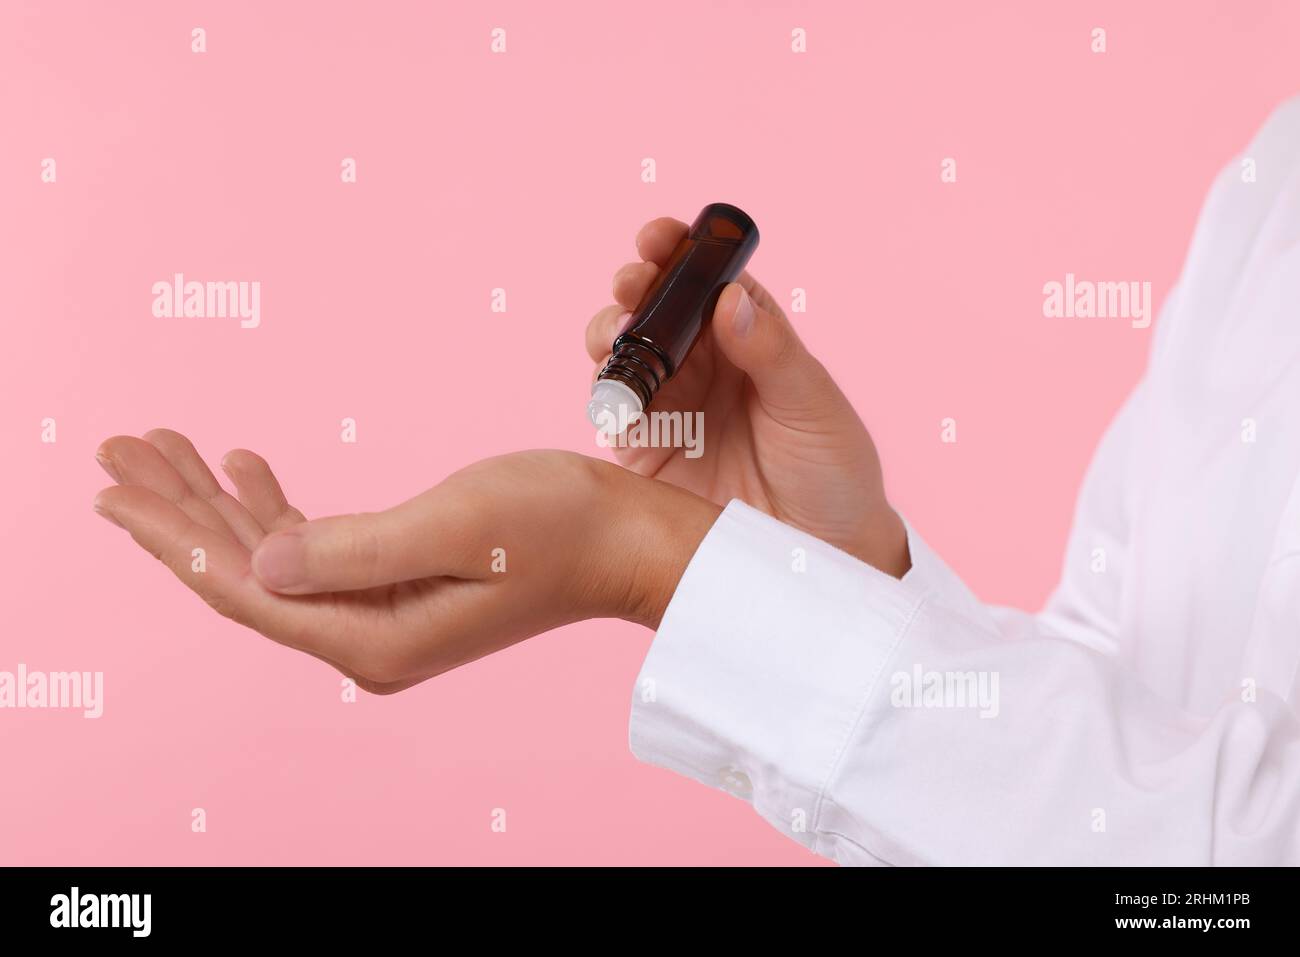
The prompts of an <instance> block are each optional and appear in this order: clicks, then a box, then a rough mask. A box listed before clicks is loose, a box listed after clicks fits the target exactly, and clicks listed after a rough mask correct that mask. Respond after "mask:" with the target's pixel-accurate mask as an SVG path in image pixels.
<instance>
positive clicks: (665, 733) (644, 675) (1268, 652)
mask: <svg viewBox="0 0 1300 957" xmlns="http://www.w3.org/2000/svg"><path fill="white" fill-rule="evenodd" d="M1243 155H1244V156H1249V157H1250V158H1252V159H1254V161H1255V164H1256V171H1257V181H1256V182H1243V177H1242V172H1241V171H1242V164H1241V160H1240V158H1238V159H1237V160H1234V162H1232V163H1230V164H1229V165H1228V166H1227V167H1226V168H1225V170H1224V171H1223V173H1222V174H1221V175H1220V176H1219V178H1218V179H1217V181H1216V183H1215V185H1214V187H1213V189H1212V190H1211V193H1210V196H1209V198H1208V200H1207V202H1206V204H1205V207H1204V209H1203V210H1202V213H1201V217H1200V221H1199V223H1198V225H1197V229H1196V233H1195V236H1194V238H1193V242H1192V247H1191V250H1190V252H1189V254H1188V259H1187V263H1186V265H1185V267H1184V270H1183V274H1182V276H1181V277H1180V279H1179V281H1178V283H1177V285H1176V286H1175V288H1174V290H1173V292H1172V293H1171V294H1170V296H1169V298H1168V301H1167V302H1166V303H1165V306H1164V309H1163V312H1162V314H1161V316H1160V319H1159V322H1158V325H1157V327H1156V330H1155V340H1154V343H1153V347H1152V354H1151V360H1150V364H1149V367H1148V369H1147V372H1146V375H1145V377H1144V379H1143V380H1142V382H1141V383H1140V384H1139V386H1138V387H1137V389H1136V390H1135V392H1134V393H1133V394H1132V396H1131V397H1130V398H1129V400H1128V402H1127V403H1126V405H1125V407H1124V408H1123V410H1122V411H1121V412H1120V414H1119V415H1118V417H1117V418H1116V420H1115V422H1114V423H1113V424H1112V425H1111V427H1110V429H1109V431H1108V432H1107V434H1106V436H1105V438H1104V439H1103V440H1102V443H1101V446H1100V447H1099V449H1098V451H1097V454H1096V458H1095V459H1094V461H1093V463H1092V466H1091V467H1090V469H1089V472H1088V476H1087V479H1086V481H1085V483H1084V487H1083V491H1082V493H1081V496H1080V500H1079V503H1078V506H1077V509H1076V514H1075V521H1074V527H1073V531H1072V532H1071V536H1070V543H1069V546H1068V550H1067V553H1066V556H1065V563H1064V571H1063V573H1062V577H1061V581H1060V584H1059V585H1058V586H1057V588H1056V590H1055V592H1054V594H1053V596H1052V597H1051V599H1050V600H1049V602H1048V604H1047V607H1046V608H1045V609H1044V610H1043V611H1042V612H1041V613H1039V614H1036V615H1034V614H1028V613H1026V612H1022V611H1017V610H1012V609H1006V608H996V607H989V606H986V605H984V604H982V603H981V602H980V601H979V600H978V599H977V598H976V597H975V596H974V595H973V594H972V593H971V592H970V591H969V590H968V589H967V588H966V587H965V585H963V583H962V582H961V580H960V579H959V578H958V577H957V575H956V574H954V572H953V571H952V570H951V569H949V568H948V567H947V566H946V565H945V564H944V563H943V561H942V560H941V559H940V558H939V557H938V556H937V555H935V554H934V553H933V552H932V551H931V550H930V549H929V548H928V547H927V546H926V544H925V542H924V541H923V540H922V539H921V538H920V536H919V535H917V533H916V531H915V529H913V528H911V527H910V525H909V529H908V532H909V537H908V542H909V547H910V549H911V555H912V569H911V571H909V572H908V573H907V575H905V576H904V577H903V579H902V580H901V581H900V580H897V579H894V578H891V577H889V576H887V575H885V574H882V573H880V572H878V571H876V570H875V569H873V568H871V567H869V566H867V565H865V564H863V563H861V562H859V561H858V560H856V559H854V558H852V557H850V556H849V555H847V554H845V553H844V552H841V551H838V550H837V549H835V548H833V547H832V546H830V545H827V544H825V543H824V542H821V541H819V540H817V539H815V538H813V537H811V536H809V535H806V534H804V533H802V532H800V531H797V530H795V529H793V528H791V527H789V526H786V525H783V524H782V523H780V522H778V521H776V520H775V519H772V518H770V517H768V516H766V515H764V514H762V513H760V512H758V511H756V510H754V509H752V508H750V507H749V506H747V505H745V504H743V503H741V502H739V501H733V502H732V503H731V504H730V505H729V506H728V507H727V508H726V509H725V511H723V513H722V515H721V516H720V517H719V519H718V521H717V523H716V524H715V525H714V527H713V528H712V529H711V530H710V532H709V533H708V535H707V536H706V537H705V539H704V541H703V543H702V544H701V545H700V547H699V550H698V551H697V553H696V554H695V556H694V558H693V559H692V561H691V563H690V565H689V567H688V568H687V571H686V573H685V575H684V577H683V579H682V581H681V583H680V585H679V586H678V589H677V592H676V594H675V595H674V597H673V599H672V602H671V603H670V605H669V607H668V609H667V612H666V614H665V615H664V619H663V623H662V626H661V627H660V629H659V632H658V634H657V635H656V637H655V640H654V642H653V644H652V646H651V648H650V651H649V654H648V656H647V658H646V660H645V664H644V666H643V668H642V672H641V675H640V676H639V678H638V681H637V686H636V689H635V691H634V695H633V706H632V719H631V744H632V749H633V751H634V752H635V754H636V755H637V756H638V757H639V758H641V759H642V760H645V761H650V762H652V763H655V764H659V765H662V766H664V767H667V768H672V769H674V770H676V771H679V772H681V773H683V774H687V775H690V776H691V777H693V778H696V779H698V780H700V781H703V782H706V783H708V784H712V785H715V786H720V787H724V788H726V789H727V790H729V791H731V792H732V793H734V794H736V795H737V796H739V797H742V798H744V799H745V800H749V801H751V802H752V803H753V805H754V808H755V810H756V811H758V813H759V814H761V815H762V816H763V817H764V818H766V819H767V820H768V821H769V822H771V823H772V824H773V825H774V826H775V827H777V828H779V829H780V830H781V831H783V832H785V833H786V834H788V835H789V836H790V837H792V838H794V839H795V840H798V841H799V842H801V843H803V844H805V845H807V846H808V847H809V848H811V849H812V850H813V851H815V852H817V853H818V854H823V855H826V856H828V857H832V858H834V859H835V860H837V861H839V862H841V863H853V864H858V863H863V864H866V863H871V864H876V863H885V864H900V865H901V864H1008V863H1024V864H1066V863H1072V864H1102V863H1106V864H1175V865H1191V864H1211V863H1213V864H1282V863H1289V864H1300V722H1298V720H1297V700H1298V699H1300V674H1298V669H1297V665H1298V663H1300V100H1293V101H1291V102H1289V103H1287V104H1286V105H1284V106H1283V107H1281V108H1280V109H1279V110H1278V111H1277V112H1275V113H1274V114H1273V116H1272V117H1271V118H1270V119H1269V121H1268V122H1267V123H1266V124H1265V126H1264V128H1263V129H1262V130H1261V131H1260V133H1259V134H1257V136H1256V139H1255V141H1254V142H1253V143H1252V144H1251V146H1250V147H1249V148H1248V150H1247V151H1246V153H1245V154H1243ZM798 550H802V552H800V551H798ZM801 555H802V556H803V559H802V563H801V558H800V556H801ZM801 564H802V567H801Z"/></svg>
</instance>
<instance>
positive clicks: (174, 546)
mask: <svg viewBox="0 0 1300 957" xmlns="http://www.w3.org/2000/svg"><path fill="white" fill-rule="evenodd" d="M95 511H97V512H99V513H100V514H101V515H103V516H104V517H105V518H107V519H109V520H110V521H112V522H114V523H115V524H117V525H120V526H121V527H122V528H124V529H126V530H127V532H129V533H130V535H131V537H132V538H133V539H134V540H135V541H136V543H137V544H138V545H140V547H141V548H143V549H144V550H145V551H147V552H149V553H150V554H151V555H153V556H154V557H155V558H157V559H159V560H160V561H161V562H162V563H163V564H165V565H166V566H167V567H168V568H169V569H171V571H172V573H173V574H174V575H175V576H176V577H177V578H179V579H180V580H181V581H182V582H184V583H185V585H186V586H188V587H189V588H190V589H191V590H193V591H194V592H195V593H197V594H198V595H199V596H200V597H201V598H202V599H203V600H204V601H206V602H207V603H208V604H209V605H211V606H212V607H213V608H214V609H216V610H217V612H219V613H220V614H222V615H224V616H225V617H227V618H230V619H232V620H233V621H236V622H239V623H240V624H241V625H246V626H247V627H249V628H253V629H255V630H256V631H259V632H261V633H262V634H264V635H266V636H267V637H268V638H271V639H272V640H274V641H278V642H280V643H281V644H285V645H289V646H290V647H293V648H297V649H299V650H302V651H306V652H308V653H310V654H314V655H317V656H318V657H323V658H325V659H327V660H329V661H331V662H334V661H347V660H349V651H353V652H354V651H355V648H354V647H352V646H354V645H355V642H356V640H357V639H356V638H355V637H353V636H354V633H355V629H354V628H351V627H348V625H349V619H348V618H347V616H346V615H342V614H338V613H335V614H328V613H327V608H326V606H325V605H324V604H323V603H322V602H321V601H315V600H303V599H286V598H283V597H281V596H278V595H275V594H273V593H271V592H269V591H267V590H266V589H265V588H263V587H262V586H261V585H260V584H259V583H258V581H257V579H256V578H255V577H254V576H253V575H251V574H250V573H249V553H248V551H247V550H246V549H244V548H243V547H241V546H240V545H238V544H236V543H235V542H233V541H230V540H229V539H227V538H225V537H223V536H221V535H219V534H217V533H216V532H214V531H213V530H212V529H210V528H207V527H206V526H204V525H201V524H200V523H198V522H196V521H194V519H192V518H191V517H190V516H189V515H187V514H186V513H185V512H184V511H182V510H181V509H180V508H179V507H178V506H177V505H175V504H173V503H172V502H170V501H168V500H167V499H166V498H164V497H163V496H161V495H159V494H158V493H157V492H155V491H153V490H152V489H148V488H144V487H142V486H138V485H121V486H117V487H115V488H107V489H104V490H103V491H102V492H100V493H99V495H98V496H96V498H95ZM196 549H202V552H201V553H196ZM200 558H201V559H202V560H201V561H200V560H199V559H200ZM352 657H355V654H353V655H352Z"/></svg>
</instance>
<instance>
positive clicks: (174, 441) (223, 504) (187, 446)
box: [144, 429, 266, 549]
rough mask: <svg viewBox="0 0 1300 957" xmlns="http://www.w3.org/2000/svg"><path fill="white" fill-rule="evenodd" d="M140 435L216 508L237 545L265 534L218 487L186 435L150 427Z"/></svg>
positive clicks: (254, 542) (248, 543)
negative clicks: (233, 534)
mask: <svg viewBox="0 0 1300 957" xmlns="http://www.w3.org/2000/svg"><path fill="white" fill-rule="evenodd" d="M144 439H145V441H146V442H148V443H149V444H150V445H152V446H153V447H154V448H156V449H157V450H158V451H159V452H161V453H162V457H163V458H165V459H166V460H167V461H168V462H169V463H171V466H172V468H174V469H175V470H176V471H177V473H179V475H180V477H181V478H183V479H184V480H185V482H186V484H188V485H189V487H190V489H191V490H192V491H193V492H194V494H195V495H197V496H198V497H199V498H201V499H203V500H204V501H206V502H208V503H209V504H210V505H211V506H212V507H213V508H214V509H216V511H217V514H219V515H220V516H221V517H222V518H223V519H225V521H226V524H227V525H228V526H229V527H230V530H231V531H232V532H234V533H235V538H236V539H237V540H238V541H239V543H240V544H241V545H243V546H244V547H245V548H248V549H253V548H256V547H257V543H258V542H260V541H261V540H262V538H263V536H264V535H265V534H266V533H265V531H264V529H263V528H262V526H261V524H259V523H258V521H257V519H255V518H254V517H253V516H252V515H250V514H249V512H248V509H246V508H244V506H242V505H240V504H239V502H238V501H237V500H236V499H235V497H234V496H233V495H231V494H230V493H229V492H227V491H226V490H225V489H224V488H222V487H221V483H220V482H218V481H217V478H216V476H215V475H213V474H212V470H211V469H210V468H208V464H207V463H206V462H204V461H203V457H202V456H200V455H199V453H198V450H197V449H195V448H194V444H193V443H192V442H190V440H189V439H187V438H186V437H185V436H183V435H181V434H180V433H179V432H173V431H172V430H171V429H151V430H150V431H148V432H146V433H145V434H144Z"/></svg>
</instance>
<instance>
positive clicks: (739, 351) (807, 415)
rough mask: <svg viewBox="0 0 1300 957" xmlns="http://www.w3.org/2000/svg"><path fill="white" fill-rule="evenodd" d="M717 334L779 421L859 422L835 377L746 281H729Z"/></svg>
mask: <svg viewBox="0 0 1300 957" xmlns="http://www.w3.org/2000/svg"><path fill="white" fill-rule="evenodd" d="M713 335H714V338H715V339H716V340H717V343H718V346H719V347H720V348H721V349H722V352H723V354H724V355H726V357H727V358H728V359H729V360H730V361H731V363H732V365H734V366H736V368H738V369H740V370H741V371H742V372H744V373H745V374H746V375H747V376H749V378H750V380H751V381H752V382H753V383H754V388H755V389H756V390H757V392H758V397H759V400H760V401H761V402H762V403H763V407H764V408H765V409H766V410H767V411H768V413H769V414H770V415H772V417H773V418H776V419H778V420H780V421H782V422H786V423H789V424H795V423H799V424H809V423H824V424H826V425H828V426H829V425H833V424H834V421H835V420H838V419H840V418H841V417H842V416H844V415H845V414H849V415H853V416H854V418H856V414H855V413H853V411H852V408H851V407H850V406H849V404H848V400H847V399H845V398H844V394H843V393H842V392H840V390H839V387H838V386H837V385H835V382H834V380H832V379H831V377H830V373H828V372H827V371H826V368H825V367H824V366H823V365H822V364H821V363H820V362H818V361H817V359H816V358H814V357H813V355H812V354H811V353H810V352H809V351H808V350H807V349H806V348H804V344H803V343H802V342H801V341H800V340H799V336H798V335H797V334H796V333H795V331H794V327H793V326H791V325H790V321H789V320H788V319H786V317H785V316H784V315H782V314H781V313H780V312H771V311H769V310H767V309H764V308H762V307H761V306H759V305H758V304H757V303H756V302H755V301H754V299H753V297H752V296H750V295H749V293H747V292H746V291H745V288H744V287H743V286H742V285H740V283H737V282H733V283H729V284H728V285H727V287H726V288H725V289H724V290H723V291H722V295H720V296H719V297H718V304H717V306H715V307H714V310H713Z"/></svg>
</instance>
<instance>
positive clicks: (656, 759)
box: [629, 500, 943, 853]
mask: <svg viewBox="0 0 1300 957" xmlns="http://www.w3.org/2000/svg"><path fill="white" fill-rule="evenodd" d="M908 537H909V547H911V541H912V539H913V537H914V533H913V532H912V530H911V528H910V526H909V527H908ZM916 541H917V542H918V547H915V548H914V550H913V570H912V571H910V572H908V573H907V575H905V576H904V578H903V580H901V581H900V580H899V579H896V578H893V577H891V576H889V575H886V574H885V573H883V572H881V571H878V570H877V569H875V568H872V567H871V566H870V565H867V564H865V563H863V562H861V561H859V560H858V559H856V558H854V557H852V556H851V555H849V554H847V553H846V552H842V551H840V550H839V549H837V548H835V547H834V546H832V545H828V544H827V543H825V542H823V541H821V540H819V539H816V538H814V537H812V536H811V535H808V534H806V533H804V532H800V531H798V530H797V529H794V528H791V527H790V526H788V525H784V524H782V523H781V522H779V521H777V520H776V519H774V518H772V517H770V516H769V515H766V514H765V513H763V512H760V511H758V510H757V509H754V508H751V507H750V506H748V505H746V504H744V503H743V502H740V501H738V500H734V501H732V502H731V503H730V504H729V505H728V506H727V507H726V509H724V510H723V512H722V514H721V515H720V516H719V517H718V520H717V521H716V522H715V523H714V525H713V527H712V528H711V529H710V530H709V533H708V534H707V535H706V536H705V538H704V541H703V542H701V544H700V547H699V549H698V550H697V551H696V553H695V555H694V557H693V558H692V559H691V562H690V564H689V565H688V566H687V569H686V572H685V574H684V575H683V576H682V580H681V582H680V583H679V584H678V586H677V591H676V593H675V594H674V595H673V598H672V601H671V602H670V603H669V605H668V608H667V610H666V611H665V613H664V617H663V621H662V623H661V625H660V628H659V631H658V633H657V634H656V636H655V639H654V642H653V643H652V644H651V646H650V651H649V653H648V654H647V656H646V659H645V663H644V664H643V666H642V668H641V673H640V675H639V676H638V679H637V685H636V688H635V691H634V694H633V702H632V717H631V725H630V734H629V736H630V742H631V746H632V752H633V753H634V754H635V755H636V756H637V758H639V759H640V760H642V761H646V762H649V763H651V764H656V765H659V766H661V767H665V768H669V769H671V770H674V771H677V772H679V773H681V774H684V775H687V776H688V777H691V778H694V779H696V780H698V781H701V782H703V783H705V784H708V785H711V786H714V787H719V788H722V789H723V790H726V791H728V792H729V793H731V794H733V795H735V796H737V797H740V798H743V799H745V800H749V801H751V802H752V803H753V805H754V808H755V810H756V811H757V812H758V813H759V814H760V815H762V816H763V817H764V818H765V819H766V820H768V821H769V822H770V823H771V824H772V825H773V826H775V827H776V828H778V829H779V830H781V831H782V832H783V833H785V834H787V835H788V836H790V837H792V838H794V839H795V840H798V841H799V842H800V843H802V844H804V845H806V846H808V847H810V848H812V849H813V850H815V851H821V852H823V853H824V852H825V851H824V849H822V848H819V846H818V844H819V837H818V824H819V819H820V812H821V802H822V800H823V795H824V793H825V789H826V785H827V783H828V782H829V781H830V780H831V778H832V777H833V776H834V774H835V770H836V768H837V766H838V764H839V762H840V759H841V756H842V754H843V752H844V749H845V747H846V746H847V744H848V742H849V741H850V739H851V738H852V736H853V732H854V729H855V727H856V725H857V723H858V721H859V719H860V716H861V715H862V712H863V710H864V707H865V704H866V702H867V700H868V698H869V697H870V696H871V694H872V692H873V690H874V689H875V688H876V687H877V686H878V685H879V683H880V682H881V680H882V674H883V672H884V669H885V666H886V663H887V662H888V660H889V659H890V657H891V656H892V655H893V653H894V650H895V649H896V648H897V646H898V645H899V643H900V642H901V641H902V640H903V638H904V636H905V634H906V632H907V629H908V625H909V624H910V622H911V621H912V619H913V618H914V616H915V615H916V613H917V610H918V609H919V607H920V605H921V603H922V602H923V601H924V600H926V598H927V596H928V595H931V594H932V593H933V591H934V581H935V579H934V576H935V575H936V574H937V573H938V572H941V571H943V569H942V563H941V562H939V561H938V559H937V558H934V557H933V556H932V555H931V554H930V552H929V550H928V548H925V546H924V543H921V542H920V539H919V538H916ZM918 559H919V560H918Z"/></svg>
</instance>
